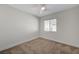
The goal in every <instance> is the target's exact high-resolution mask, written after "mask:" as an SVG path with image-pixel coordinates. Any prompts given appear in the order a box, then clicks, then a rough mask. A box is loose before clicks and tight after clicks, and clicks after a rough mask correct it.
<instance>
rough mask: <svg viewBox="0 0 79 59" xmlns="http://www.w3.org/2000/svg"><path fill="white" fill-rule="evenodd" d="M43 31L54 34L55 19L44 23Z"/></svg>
mask: <svg viewBox="0 0 79 59" xmlns="http://www.w3.org/2000/svg"><path fill="white" fill-rule="evenodd" d="M44 31H52V32H56V19H52V20H45V21H44Z"/></svg>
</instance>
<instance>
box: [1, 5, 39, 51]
mask: <svg viewBox="0 0 79 59" xmlns="http://www.w3.org/2000/svg"><path fill="white" fill-rule="evenodd" d="M38 24H39V23H38V19H37V18H36V17H34V16H32V15H29V14H27V13H24V12H22V11H19V10H17V9H14V8H12V7H10V6H9V5H0V51H1V50H4V49H6V48H9V47H13V46H15V45H17V44H20V43H22V42H26V41H29V40H31V39H32V38H35V37H38V33H39V25H38Z"/></svg>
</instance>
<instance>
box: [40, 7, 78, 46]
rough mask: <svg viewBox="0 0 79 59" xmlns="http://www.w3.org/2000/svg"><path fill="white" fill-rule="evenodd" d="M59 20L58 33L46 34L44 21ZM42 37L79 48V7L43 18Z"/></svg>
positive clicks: (41, 24)
mask: <svg viewBox="0 0 79 59" xmlns="http://www.w3.org/2000/svg"><path fill="white" fill-rule="evenodd" d="M49 19H57V32H45V31H44V30H43V29H44V23H43V21H44V20H49ZM40 26H41V27H40V37H44V38H47V39H50V40H54V41H57V42H61V43H65V44H68V45H72V46H75V47H79V7H74V8H71V9H68V10H64V11H61V12H57V13H54V14H51V15H47V16H45V17H42V18H41V20H40Z"/></svg>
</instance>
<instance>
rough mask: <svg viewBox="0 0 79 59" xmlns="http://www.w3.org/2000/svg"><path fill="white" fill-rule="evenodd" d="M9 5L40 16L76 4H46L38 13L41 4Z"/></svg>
mask: <svg viewBox="0 0 79 59" xmlns="http://www.w3.org/2000/svg"><path fill="white" fill-rule="evenodd" d="M10 6H11V7H14V8H16V9H19V10H21V11H24V12H26V13H29V14H32V15H35V16H38V17H42V16H45V15H49V14H52V13H55V12H60V11H63V10H66V9H69V8H72V7H75V6H78V5H77V4H46V5H45V6H46V10H45V11H43V12H42V13H41V14H40V8H41V4H11V5H10Z"/></svg>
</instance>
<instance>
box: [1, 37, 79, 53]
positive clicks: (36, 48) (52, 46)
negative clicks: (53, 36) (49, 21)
mask: <svg viewBox="0 0 79 59" xmlns="http://www.w3.org/2000/svg"><path fill="white" fill-rule="evenodd" d="M0 53H1V54H78V53H79V48H76V47H72V46H69V45H66V44H62V43H58V42H55V41H51V40H48V39H45V38H37V39H34V40H32V41H29V42H26V43H23V44H20V45H18V46H16V47H13V48H10V49H7V50H4V51H1V52H0Z"/></svg>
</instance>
